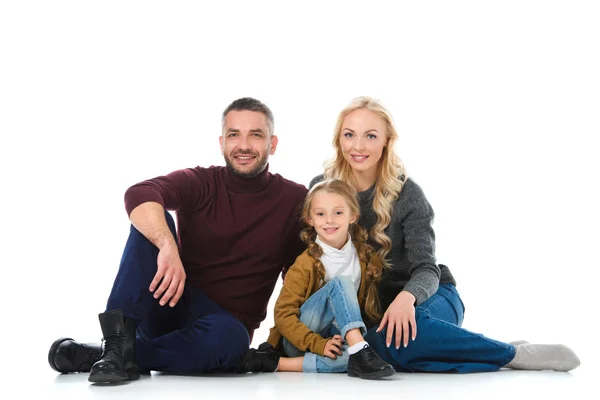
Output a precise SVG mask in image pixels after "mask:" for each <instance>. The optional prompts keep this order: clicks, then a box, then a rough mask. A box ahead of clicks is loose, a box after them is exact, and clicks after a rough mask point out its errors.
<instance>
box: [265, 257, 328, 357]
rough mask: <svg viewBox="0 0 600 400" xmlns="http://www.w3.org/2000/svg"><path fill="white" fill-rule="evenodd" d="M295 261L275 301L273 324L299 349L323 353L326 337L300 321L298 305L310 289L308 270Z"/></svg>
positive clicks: (302, 301)
mask: <svg viewBox="0 0 600 400" xmlns="http://www.w3.org/2000/svg"><path fill="white" fill-rule="evenodd" d="M311 269H312V268H306V267H305V266H303V265H302V264H301V263H299V262H298V261H296V263H295V264H294V265H292V267H291V268H290V269H289V270H288V272H287V274H286V277H285V280H284V282H283V287H282V288H281V292H280V294H279V297H278V298H277V302H276V303H275V313H274V314H275V315H274V317H275V326H276V327H277V329H278V330H279V332H280V333H281V334H282V335H283V337H285V338H286V339H287V340H288V342H290V343H291V344H292V345H293V346H294V347H296V348H297V349H298V350H300V351H310V352H311V353H315V354H319V355H324V349H325V344H326V343H327V339H326V338H324V337H323V336H321V335H319V334H317V333H315V332H313V331H311V330H310V329H308V327H307V326H306V325H304V324H303V323H302V322H300V307H301V306H302V304H303V303H304V301H305V298H306V294H307V292H308V291H309V290H310V288H309V285H310V284H311V282H310V271H311Z"/></svg>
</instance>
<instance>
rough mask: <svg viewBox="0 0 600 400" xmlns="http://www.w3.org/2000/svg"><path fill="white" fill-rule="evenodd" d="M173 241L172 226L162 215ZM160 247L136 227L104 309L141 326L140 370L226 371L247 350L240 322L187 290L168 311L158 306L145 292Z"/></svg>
mask: <svg viewBox="0 0 600 400" xmlns="http://www.w3.org/2000/svg"><path fill="white" fill-rule="evenodd" d="M165 216H166V218H167V224H168V225H169V228H170V230H171V232H172V233H173V236H174V237H177V236H176V233H175V222H174V221H173V218H172V217H171V215H170V214H169V213H167V212H165ZM157 256H158V248H157V247H155V246H154V245H153V244H152V243H151V242H150V241H149V240H148V239H146V237H145V236H144V235H142V234H141V233H140V232H139V231H138V230H137V229H136V228H135V227H133V226H131V231H130V234H129V239H128V240H127V244H126V245H125V250H124V251H123V257H122V259H121V264H120V266H119V272H118V273H117V277H116V279H115V282H114V285H113V288H112V292H111V294H110V296H109V299H108V304H107V307H106V310H107V311H109V310H115V309H120V310H121V311H123V315H124V316H125V317H128V318H133V319H136V320H138V321H140V325H139V326H138V329H137V340H136V357H137V362H138V365H139V367H140V369H141V370H142V371H143V370H146V371H148V370H155V371H170V372H208V371H229V370H231V369H232V368H233V367H235V364H236V363H237V361H238V360H239V359H240V358H241V357H242V355H243V354H244V353H245V352H246V351H247V350H248V348H249V346H250V337H249V335H248V331H247V330H246V328H245V327H244V325H242V323H241V322H240V321H238V320H237V319H236V318H234V317H233V316H232V315H231V314H230V313H228V312H227V311H225V310H223V309H222V308H221V307H219V305H217V304H216V303H215V302H214V301H212V300H211V299H210V298H208V296H206V295H205V294H204V293H203V292H202V291H201V290H199V289H196V288H191V287H187V286H186V288H185V290H184V293H183V295H182V296H181V298H180V299H179V301H178V302H177V304H176V305H175V307H173V308H171V307H170V306H169V305H168V304H167V305H165V306H160V305H159V304H158V300H157V299H155V298H154V297H153V293H151V292H150V291H149V290H148V288H149V287H150V282H152V279H153V278H154V275H155V274H156V270H157V262H156V259H157Z"/></svg>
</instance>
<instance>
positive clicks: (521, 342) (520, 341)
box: [508, 340, 529, 347]
mask: <svg viewBox="0 0 600 400" xmlns="http://www.w3.org/2000/svg"><path fill="white" fill-rule="evenodd" d="M525 343H529V342H528V341H527V340H515V341H514V342H508V344H512V345H513V346H515V347H516V346H519V345H522V344H525Z"/></svg>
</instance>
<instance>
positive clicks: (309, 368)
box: [283, 276, 366, 372]
mask: <svg viewBox="0 0 600 400" xmlns="http://www.w3.org/2000/svg"><path fill="white" fill-rule="evenodd" d="M300 322H302V323H303V324H304V325H306V326H307V327H308V329H310V330H311V331H313V332H315V333H318V334H320V335H321V336H323V337H330V336H333V335H335V334H339V335H341V336H342V338H345V337H346V333H347V332H348V331H349V330H351V329H356V328H359V329H360V330H361V332H362V334H363V335H364V334H365V333H366V326H365V324H364V322H363V321H362V317H361V315H360V306H359V304H358V298H357V297H356V288H355V287H354V284H353V283H352V280H351V279H350V278H348V277H346V276H340V277H336V278H333V279H332V280H331V281H329V282H327V283H326V284H325V285H324V286H323V287H322V288H321V289H319V290H318V291H317V292H315V293H313V294H312V296H310V297H309V298H308V300H306V302H305V303H304V304H302V306H301V307H300ZM283 348H284V350H285V352H286V353H287V354H288V355H289V356H290V357H300V356H302V355H304V361H303V363H302V370H303V371H304V372H346V371H347V370H348V357H349V356H348V349H347V346H344V347H343V354H342V355H341V356H338V357H337V358H336V359H335V360H334V359H332V358H329V357H325V356H320V355H317V354H314V353H310V352H306V353H304V352H302V351H300V350H298V349H297V348H295V347H294V346H293V345H292V344H291V343H289V342H288V341H287V340H286V339H285V338H284V339H283Z"/></svg>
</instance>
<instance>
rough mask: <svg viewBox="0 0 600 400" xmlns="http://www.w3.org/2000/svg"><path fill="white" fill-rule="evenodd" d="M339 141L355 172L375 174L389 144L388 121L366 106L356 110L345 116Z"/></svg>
mask: <svg viewBox="0 0 600 400" xmlns="http://www.w3.org/2000/svg"><path fill="white" fill-rule="evenodd" d="M339 141H340V142H339V143H340V147H341V150H342V154H343V156H344V159H345V160H346V161H347V162H348V164H349V165H350V167H351V168H352V170H353V172H355V173H356V172H358V173H363V174H372V175H373V174H375V173H376V172H377V165H378V163H379V160H380V159H381V155H382V154H383V149H384V148H385V146H386V144H387V128H386V123H385V121H384V120H383V119H382V118H381V117H380V116H379V115H377V114H375V113H374V112H372V111H370V110H368V109H366V108H360V109H358V110H354V111H352V112H351V113H349V114H348V115H347V116H346V118H344V121H343V123H342V126H341V131H340V134H339Z"/></svg>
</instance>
